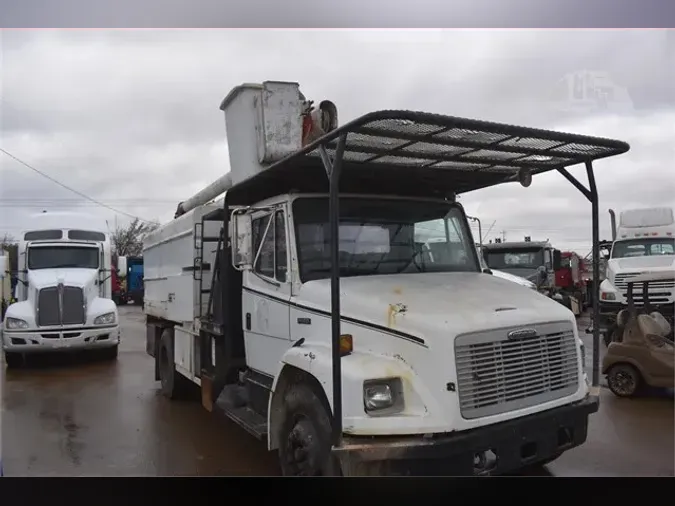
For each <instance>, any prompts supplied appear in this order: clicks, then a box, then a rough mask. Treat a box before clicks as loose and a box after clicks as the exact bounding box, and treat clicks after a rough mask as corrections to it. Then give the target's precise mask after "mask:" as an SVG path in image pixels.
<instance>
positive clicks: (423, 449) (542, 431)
mask: <svg viewBox="0 0 675 506" xmlns="http://www.w3.org/2000/svg"><path fill="white" fill-rule="evenodd" d="M598 407H599V399H598V398H597V397H593V396H587V397H586V398H585V399H584V400H582V401H579V402H576V403H574V404H568V405H566V406H562V407H559V408H554V409H551V410H548V411H543V412H541V413H536V414H534V415H529V416H526V417H523V418H516V419H514V420H509V421H506V422H502V423H498V424H494V425H489V426H486V427H481V428H478V429H472V430H469V431H465V432H458V433H455V434H450V435H439V436H437V437H429V438H425V437H410V438H389V437H378V438H369V437H345V438H344V440H343V443H342V445H341V446H340V447H339V448H334V449H333V453H334V455H335V456H336V457H337V458H338V459H339V461H340V464H341V466H342V469H343V472H344V474H362V473H364V472H365V473H366V474H369V471H367V469H368V468H371V467H374V468H377V469H378V471H377V474H385V475H416V476H439V475H442V476H472V475H498V474H505V473H510V472H513V471H516V470H518V469H522V468H523V467H525V466H529V465H532V464H536V463H539V462H545V461H547V460H549V459H552V458H555V457H556V456H557V455H559V454H560V453H562V452H564V451H566V450H569V449H571V448H574V447H575V446H579V445H581V444H583V443H584V442H585V441H586V435H587V427H588V415H590V414H591V413H595V412H596V411H597V410H598ZM483 458H485V462H482V459H483ZM477 462H479V463H483V467H482V468H480V467H478V468H477V467H476V463H477Z"/></svg>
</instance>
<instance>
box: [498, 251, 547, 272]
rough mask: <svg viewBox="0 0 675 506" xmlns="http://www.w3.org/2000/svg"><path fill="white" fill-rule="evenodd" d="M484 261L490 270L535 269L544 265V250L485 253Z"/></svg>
mask: <svg viewBox="0 0 675 506" xmlns="http://www.w3.org/2000/svg"><path fill="white" fill-rule="evenodd" d="M485 261H486V262H487V264H488V266H489V267H490V268H491V269H509V268H511V269H513V268H524V269H536V268H538V267H539V266H540V265H544V250H543V249H541V248H538V249H536V248H532V249H518V250H512V251H504V250H498V251H486V252H485Z"/></svg>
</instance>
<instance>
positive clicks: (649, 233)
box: [599, 207, 675, 344]
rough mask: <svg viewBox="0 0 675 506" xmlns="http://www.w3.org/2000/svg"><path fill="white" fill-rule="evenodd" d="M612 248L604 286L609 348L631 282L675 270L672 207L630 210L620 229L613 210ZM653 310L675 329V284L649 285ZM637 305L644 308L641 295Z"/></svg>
mask: <svg viewBox="0 0 675 506" xmlns="http://www.w3.org/2000/svg"><path fill="white" fill-rule="evenodd" d="M610 217H611V222H612V240H613V243H612V247H611V252H610V255H609V258H608V259H607V270H606V275H605V279H604V280H603V281H602V283H601V284H600V313H601V314H600V325H599V326H600V329H601V332H602V333H603V335H604V338H605V343H606V344H609V342H610V341H611V340H612V337H613V335H614V333H615V330H617V327H616V315H617V314H618V313H619V311H621V310H622V309H624V308H626V307H627V293H626V290H627V281H626V280H627V279H628V278H630V277H633V276H637V275H640V274H644V273H647V272H649V273H653V272H661V271H663V272H667V271H672V270H673V268H675V251H674V250H675V217H674V215H673V209H672V208H670V207H652V208H642V209H627V210H624V211H622V212H621V213H620V215H619V224H618V227H617V225H616V220H615V213H614V211H613V210H610ZM648 293H649V299H650V304H651V306H652V307H653V308H655V309H656V310H657V311H659V312H660V313H662V314H663V316H664V317H665V318H666V319H667V320H668V321H669V322H670V324H671V326H673V323H674V322H673V312H674V306H673V305H674V304H675V298H674V293H675V281H673V280H671V281H669V280H662V281H659V282H652V283H650V284H649V292H648ZM634 300H635V304H636V305H637V306H640V305H642V297H641V295H640V294H635V295H634Z"/></svg>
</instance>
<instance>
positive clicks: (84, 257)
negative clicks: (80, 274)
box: [28, 246, 99, 270]
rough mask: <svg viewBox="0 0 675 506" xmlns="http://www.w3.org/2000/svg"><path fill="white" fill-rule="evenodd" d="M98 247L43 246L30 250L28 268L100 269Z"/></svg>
mask: <svg viewBox="0 0 675 506" xmlns="http://www.w3.org/2000/svg"><path fill="white" fill-rule="evenodd" d="M98 254H99V252H98V248H87V247H73V246H41V247H32V248H29V250H28V268H29V269H31V270H36V269H58V268H66V267H72V268H80V269H98Z"/></svg>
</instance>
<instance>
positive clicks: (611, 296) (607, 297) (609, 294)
mask: <svg viewBox="0 0 675 506" xmlns="http://www.w3.org/2000/svg"><path fill="white" fill-rule="evenodd" d="M600 298H601V299H602V300H616V295H615V294H614V293H612V292H602V293H601V294H600Z"/></svg>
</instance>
